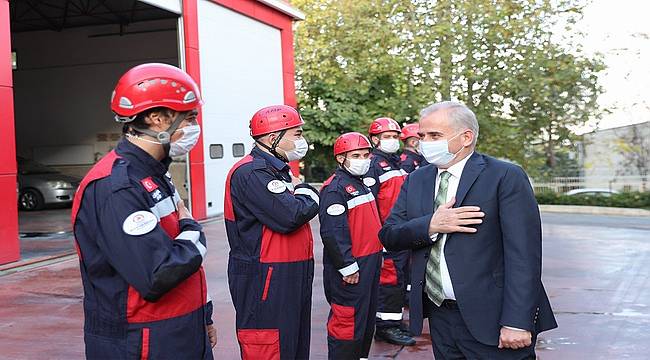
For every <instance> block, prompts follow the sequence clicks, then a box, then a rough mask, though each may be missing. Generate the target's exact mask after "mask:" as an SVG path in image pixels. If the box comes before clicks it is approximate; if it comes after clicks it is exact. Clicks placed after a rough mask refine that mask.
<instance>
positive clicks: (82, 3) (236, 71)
mask: <svg viewBox="0 0 650 360" xmlns="http://www.w3.org/2000/svg"><path fill="white" fill-rule="evenodd" d="M303 18H304V15H303V14H302V13H301V12H300V11H298V10H296V9H295V8H293V7H292V6H291V5H290V4H289V3H288V1H283V0H0V129H2V131H0V208H2V216H0V265H1V264H6V263H9V262H13V261H17V260H19V259H20V243H19V227H18V223H19V221H18V220H19V219H18V217H19V211H18V207H17V203H18V196H19V195H20V191H19V187H18V180H19V175H20V173H19V170H18V169H19V167H18V166H17V158H25V159H31V160H33V161H36V162H38V163H40V164H44V165H46V166H48V167H50V168H53V169H56V170H57V171H60V172H62V173H67V174H73V175H77V176H78V177H82V176H83V175H84V174H85V173H86V172H87V171H88V170H89V169H90V168H91V167H92V165H93V164H94V163H95V162H96V161H97V160H99V159H100V158H101V157H102V156H103V155H104V154H106V153H107V152H109V151H110V150H111V149H113V147H114V146H115V144H116V143H117V141H118V140H119V138H120V136H121V126H120V124H118V123H116V122H115V121H114V120H113V115H112V113H111V111H110V108H109V101H110V96H111V92H112V90H113V87H114V86H115V83H116V82H117V80H118V78H119V77H120V75H121V74H123V73H124V72H125V71H126V70H128V69H129V68H131V67H133V66H135V65H137V64H141V63H147V62H162V63H168V64H172V65H175V66H178V67H180V68H182V69H184V70H185V71H187V72H188V73H189V74H190V75H191V76H192V77H194V79H195V80H196V81H197V83H199V85H200V87H201V90H202V96H203V99H204V101H205V105H204V106H203V110H202V113H201V116H200V119H199V121H200V122H201V124H202V133H201V139H200V140H199V143H198V145H197V146H196V147H195V148H194V150H192V152H191V153H190V154H189V156H188V157H187V159H180V160H175V161H174V162H173V163H172V166H171V168H170V172H171V173H172V176H173V177H174V182H175V183H176V185H177V187H178V189H179V191H181V196H182V197H185V198H186V199H187V200H188V202H189V203H190V207H191V210H192V212H193V214H194V216H195V217H196V218H198V219H204V218H206V217H210V216H214V215H217V214H219V213H222V212H223V198H224V194H223V191H224V182H225V178H226V174H227V172H228V170H229V169H230V167H231V166H232V165H233V164H234V163H235V162H236V161H237V160H238V158H240V157H243V156H245V155H246V154H247V153H248V152H249V151H250V150H251V147H252V141H251V139H250V137H249V135H248V134H249V130H248V120H249V119H250V117H251V115H252V114H253V113H254V112H255V111H256V110H258V109H259V108H261V107H263V106H266V105H271V104H280V103H284V104H288V105H292V106H295V105H296V99H295V89H294V60H293V33H292V23H293V21H295V20H300V19H303Z"/></svg>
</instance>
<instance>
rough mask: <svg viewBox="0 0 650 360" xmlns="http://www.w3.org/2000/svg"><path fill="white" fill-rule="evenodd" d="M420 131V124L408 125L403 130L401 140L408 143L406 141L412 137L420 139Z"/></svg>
mask: <svg viewBox="0 0 650 360" xmlns="http://www.w3.org/2000/svg"><path fill="white" fill-rule="evenodd" d="M418 130H420V125H419V124H407V125H405V126H404V127H403V128H402V133H401V134H400V136H399V138H400V140H402V141H406V139H408V138H410V137H417V138H419V137H420V135H418Z"/></svg>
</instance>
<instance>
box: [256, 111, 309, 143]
mask: <svg viewBox="0 0 650 360" xmlns="http://www.w3.org/2000/svg"><path fill="white" fill-rule="evenodd" d="M304 124H305V122H304V121H303V120H302V117H301V116H300V114H298V111H296V109H294V108H292V107H291V106H289V105H272V106H267V107H265V108H262V109H260V110H259V111H257V112H256V113H255V115H253V118H251V123H250V129H251V136H252V137H258V136H262V135H266V134H269V133H272V132H275V131H282V130H287V129H291V128H295V127H298V126H303V125H304Z"/></svg>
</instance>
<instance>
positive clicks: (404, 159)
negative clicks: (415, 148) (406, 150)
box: [399, 154, 408, 161]
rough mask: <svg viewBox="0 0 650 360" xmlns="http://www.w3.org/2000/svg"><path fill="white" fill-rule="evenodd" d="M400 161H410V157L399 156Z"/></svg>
mask: <svg viewBox="0 0 650 360" xmlns="http://www.w3.org/2000/svg"><path fill="white" fill-rule="evenodd" d="M399 159H400V160H401V161H406V159H408V156H406V154H402V155H400V156H399Z"/></svg>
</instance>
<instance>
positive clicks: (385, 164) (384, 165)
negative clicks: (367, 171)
mask: <svg viewBox="0 0 650 360" xmlns="http://www.w3.org/2000/svg"><path fill="white" fill-rule="evenodd" d="M379 166H381V167H387V166H390V165H388V162H387V161H386V160H382V161H380V162H379Z"/></svg>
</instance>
